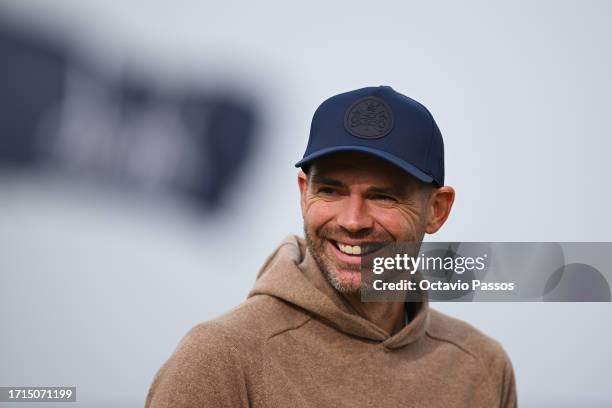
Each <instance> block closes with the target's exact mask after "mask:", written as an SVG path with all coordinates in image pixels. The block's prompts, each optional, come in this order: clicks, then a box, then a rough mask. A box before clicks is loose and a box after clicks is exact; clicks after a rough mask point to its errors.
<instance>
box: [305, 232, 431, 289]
mask: <svg viewBox="0 0 612 408" xmlns="http://www.w3.org/2000/svg"><path fill="white" fill-rule="evenodd" d="M313 235H314V236H313ZM424 235H425V234H424V228H423V231H418V232H416V233H415V234H411V235H410V237H405V241H404V242H417V243H421V242H422V241H423V237H424ZM304 237H305V239H306V246H307V248H308V250H309V251H310V253H311V254H312V257H313V258H314V260H315V262H316V263H317V266H318V267H319V269H320V270H321V272H322V273H323V276H325V279H326V280H327V281H328V282H329V283H330V285H332V287H333V288H334V289H336V290H337V291H338V292H340V293H342V294H347V295H348V294H351V295H353V294H358V293H361V295H362V296H366V295H371V294H372V293H373V292H374V288H373V287H372V285H371V283H368V282H364V281H363V275H362V276H361V279H360V283H361V284H360V286H359V287H354V285H351V286H349V285H346V284H345V282H343V281H342V280H340V279H338V276H337V274H336V271H335V270H334V266H333V264H332V262H333V261H332V260H329V259H326V253H327V252H326V249H325V245H326V242H327V240H328V239H329V236H328V234H327V233H326V231H325V230H319V231H318V232H317V231H315V232H314V233H313V234H311V233H310V231H309V228H308V224H307V223H306V220H304ZM344 269H348V270H352V271H354V272H358V273H362V271H361V268H360V267H359V266H355V265H346V266H345V267H344ZM388 275H389V276H388V278H390V279H391V280H392V279H393V278H398V277H399V276H394V275H395V274H388Z"/></svg>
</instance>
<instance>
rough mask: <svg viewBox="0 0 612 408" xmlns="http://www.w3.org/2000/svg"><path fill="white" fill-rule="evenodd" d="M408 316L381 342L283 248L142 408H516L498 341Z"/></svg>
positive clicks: (193, 342) (195, 336)
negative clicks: (403, 324)
mask: <svg viewBox="0 0 612 408" xmlns="http://www.w3.org/2000/svg"><path fill="white" fill-rule="evenodd" d="M409 306H410V308H411V314H410V316H411V321H410V323H409V324H408V325H407V326H406V327H404V328H403V329H402V330H401V331H400V332H398V333H397V334H395V335H393V336H390V335H389V334H388V333H387V332H386V331H384V330H383V329H381V328H379V327H378V326H376V325H374V324H373V323H371V322H369V321H368V320H366V319H364V318H362V317H360V316H358V315H357V314H355V313H352V312H351V311H350V310H349V309H348V308H347V306H346V305H345V304H344V303H343V301H342V300H341V297H340V296H339V295H338V293H337V292H336V291H335V290H334V289H333V287H331V286H330V285H329V284H328V283H327V280H326V279H325V278H324V276H323V275H322V273H321V271H320V270H319V269H318V267H317V265H316V262H315V261H314V259H313V258H312V256H311V255H310V253H309V252H308V251H307V250H306V247H305V244H304V241H303V240H302V239H301V238H297V237H289V238H288V239H286V240H285V241H284V242H283V243H282V244H281V245H280V246H279V247H278V248H277V250H276V251H275V252H274V253H273V254H272V255H271V256H270V257H269V258H268V260H267V262H266V264H265V265H264V266H263V268H262V269H261V270H260V272H259V274H258V276H257V281H256V283H255V287H254V288H253V290H252V291H251V293H250V294H249V297H248V299H247V300H246V301H245V302H244V303H243V304H241V305H240V306H238V307H236V308H235V309H233V310H231V311H230V312H228V313H226V314H225V315H223V316H221V317H219V318H217V319H215V320H212V321H209V322H205V323H202V324H200V325H198V326H196V327H194V328H193V329H192V330H191V331H189V333H187V335H186V336H185V338H184V339H183V340H182V341H181V343H180V344H179V345H178V347H177V349H176V350H175V352H174V354H173V355H172V356H171V357H170V359H169V360H168V361H167V362H166V363H165V364H164V365H163V366H162V368H161V369H160V370H159V372H158V373H157V375H156V377H155V379H154V381H153V384H152V385H151V388H150V390H149V394H148V396H147V401H146V407H148V408H161V407H174V408H181V407H251V408H258V407H291V408H298V407H300V408H301V407H334V408H340V407H351V408H358V407H472V408H477V407H486V408H491V407H504V408H505V407H516V390H515V384H514V375H513V371H512V366H511V364H510V361H509V359H508V357H507V355H506V354H505V352H504V351H503V349H502V348H501V346H500V345H499V344H498V343H497V342H495V341H494V340H492V339H490V338H488V337H486V336H485V335H484V334H482V333H480V332H479V331H478V330H476V329H475V328H473V327H471V326H470V325H468V324H466V323H464V322H461V321H459V320H456V319H453V318H451V317H448V316H445V315H443V314H442V313H440V312H437V311H435V310H432V309H430V308H429V305H428V304H427V303H420V304H411V305H409Z"/></svg>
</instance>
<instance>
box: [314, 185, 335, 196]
mask: <svg viewBox="0 0 612 408" xmlns="http://www.w3.org/2000/svg"><path fill="white" fill-rule="evenodd" d="M318 193H319V194H323V195H333V194H335V193H336V190H335V189H334V188H331V187H321V188H319V191H318Z"/></svg>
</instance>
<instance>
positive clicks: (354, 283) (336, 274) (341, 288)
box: [327, 270, 361, 294]
mask: <svg viewBox="0 0 612 408" xmlns="http://www.w3.org/2000/svg"><path fill="white" fill-rule="evenodd" d="M327 279H328V280H329V282H330V283H331V285H332V286H333V287H334V288H335V289H336V290H337V291H338V292H340V293H346V294H353V293H359V292H360V290H361V272H360V271H342V270H341V271H338V270H334V271H333V272H331V273H329V274H328V275H327Z"/></svg>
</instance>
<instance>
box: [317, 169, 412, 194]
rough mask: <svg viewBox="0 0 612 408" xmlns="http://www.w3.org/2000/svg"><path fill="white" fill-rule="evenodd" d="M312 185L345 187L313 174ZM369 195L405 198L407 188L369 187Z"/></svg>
mask: <svg viewBox="0 0 612 408" xmlns="http://www.w3.org/2000/svg"><path fill="white" fill-rule="evenodd" d="M312 183H313V184H316V185H325V186H332V187H345V184H344V183H343V182H341V181H340V180H336V179H333V178H329V177H325V176H321V175H318V174H313V176H312ZM367 193H369V194H372V193H373V194H387V195H390V196H394V197H407V196H408V188H406V187H405V186H390V187H370V188H368V189H367Z"/></svg>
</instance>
